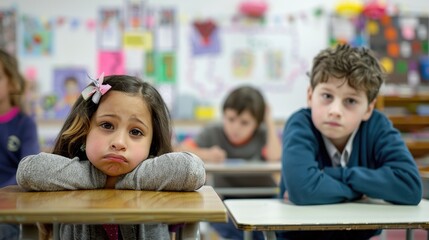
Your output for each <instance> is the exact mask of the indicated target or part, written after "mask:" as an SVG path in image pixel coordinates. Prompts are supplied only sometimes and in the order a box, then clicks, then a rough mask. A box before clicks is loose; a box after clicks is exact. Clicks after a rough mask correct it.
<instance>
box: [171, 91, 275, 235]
mask: <svg viewBox="0 0 429 240" xmlns="http://www.w3.org/2000/svg"><path fill="white" fill-rule="evenodd" d="M222 110H223V124H222V123H214V124H211V125H208V126H206V127H204V128H203V129H202V131H201V132H200V133H199V134H198V135H197V136H196V137H195V138H194V139H186V140H185V141H184V142H183V143H182V144H181V145H180V146H179V148H178V149H180V150H182V151H190V152H193V153H195V154H196V155H198V156H199V157H200V158H201V159H203V161H205V162H206V163H221V162H224V161H225V160H226V159H237V158H238V159H243V160H247V161H255V160H256V161H267V162H278V161H280V157H281V144H280V138H279V136H278V133H277V130H276V127H275V124H274V121H273V119H272V117H271V112H270V111H269V108H268V107H267V104H266V102H265V100H264V98H263V96H262V94H261V92H260V91H259V90H258V89H256V88H254V87H251V86H241V87H238V88H236V89H234V90H233V91H232V92H231V93H229V95H228V96H227V98H226V100H225V102H224V104H223V108H222ZM263 123H265V124H263ZM267 177H268V178H270V179H271V178H272V176H271V175H268V176H267V175H266V174H265V175H264V176H260V177H258V176H255V175H249V176H247V175H243V174H241V175H239V176H231V175H220V174H216V175H215V176H214V185H215V186H216V187H252V186H253V187H255V186H259V185H260V183H261V182H262V181H265V180H264V179H266V178H267ZM273 183H274V182H273ZM274 184H275V183H274ZM271 187H272V186H271ZM246 197H255V196H246ZM267 197H270V196H267ZM211 226H212V227H213V228H215V229H216V231H217V232H218V233H219V234H220V235H221V236H222V237H223V238H226V239H243V231H241V230H238V229H236V228H235V226H234V225H233V224H232V222H231V221H229V223H212V224H211ZM254 238H256V239H262V238H263V236H262V234H261V232H254Z"/></svg>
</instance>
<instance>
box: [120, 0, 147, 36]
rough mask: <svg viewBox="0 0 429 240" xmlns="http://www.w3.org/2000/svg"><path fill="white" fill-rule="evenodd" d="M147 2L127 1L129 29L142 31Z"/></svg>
mask: <svg viewBox="0 0 429 240" xmlns="http://www.w3.org/2000/svg"><path fill="white" fill-rule="evenodd" d="M144 8H145V2H144V1H139V0H137V1H136V0H127V1H126V3H125V16H126V23H125V26H126V28H127V29H141V28H142V27H143V12H144Z"/></svg>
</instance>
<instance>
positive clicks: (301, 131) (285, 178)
mask: <svg viewBox="0 0 429 240" xmlns="http://www.w3.org/2000/svg"><path fill="white" fill-rule="evenodd" d="M286 189H287V191H288V195H289V200H290V201H291V202H293V203H295V204H298V205H310V204H330V203H338V202H344V201H351V200H356V199H359V198H361V197H362V196H363V195H366V196H368V197H371V198H377V199H383V200H385V201H388V202H391V203H394V204H407V205H416V204H418V203H419V202H420V200H421V198H422V183H421V178H420V175H419V172H418V168H417V166H416V163H415V161H414V159H413V157H412V155H411V153H410V152H409V150H408V148H407V147H406V145H405V143H404V141H403V139H402V138H401V135H400V133H399V131H398V130H396V129H395V128H394V127H393V126H392V123H391V122H390V121H389V119H388V118H387V117H386V116H385V115H383V114H382V113H381V112H379V111H377V110H374V112H373V113H372V116H371V117H370V119H368V121H364V122H362V123H361V125H360V128H359V130H358V132H357V133H356V135H355V138H354V140H353V149H352V152H351V154H350V158H349V162H348V163H347V167H345V168H341V167H332V162H331V159H330V157H329V155H328V153H327V151H326V147H325V145H324V142H323V140H322V135H321V133H320V132H319V131H318V130H317V129H316V127H315V126H314V124H313V123H312V121H311V110H310V109H302V110H299V111H297V112H296V113H294V114H293V115H292V116H291V117H290V118H289V119H288V121H287V123H286V125H285V128H284V132H283V156H282V181H281V183H280V190H281V191H280V192H281V195H280V196H283V194H284V192H285V191H286Z"/></svg>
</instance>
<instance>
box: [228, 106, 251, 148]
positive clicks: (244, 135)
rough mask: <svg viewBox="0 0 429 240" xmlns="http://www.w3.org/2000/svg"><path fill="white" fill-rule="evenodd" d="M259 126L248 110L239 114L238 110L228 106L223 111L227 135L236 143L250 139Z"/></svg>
mask: <svg viewBox="0 0 429 240" xmlns="http://www.w3.org/2000/svg"><path fill="white" fill-rule="evenodd" d="M257 126H258V123H257V121H256V119H255V118H254V117H253V116H252V114H250V112H249V111H247V110H245V111H243V112H242V113H241V114H240V115H238V113H237V111H236V110H233V109H231V108H227V109H225V111H224V113H223V129H224V131H225V135H226V137H227V138H228V140H229V141H230V142H231V143H232V144H234V145H240V144H243V143H245V142H246V141H247V140H249V139H250V137H251V136H252V135H253V133H254V132H255V130H256V128H257Z"/></svg>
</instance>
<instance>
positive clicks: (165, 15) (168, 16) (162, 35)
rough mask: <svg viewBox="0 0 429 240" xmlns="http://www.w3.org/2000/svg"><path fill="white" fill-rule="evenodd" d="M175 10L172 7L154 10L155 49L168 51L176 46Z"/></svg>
mask: <svg viewBox="0 0 429 240" xmlns="http://www.w3.org/2000/svg"><path fill="white" fill-rule="evenodd" d="M176 28H177V26H176V11H175V9H172V8H164V9H160V10H159V11H157V12H156V27H155V39H156V45H155V47H156V50H157V51H160V52H170V51H174V50H175V49H176V48H177V46H176V45H177V29H176Z"/></svg>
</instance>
